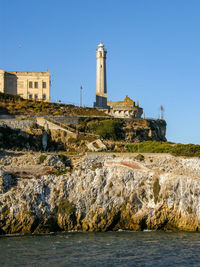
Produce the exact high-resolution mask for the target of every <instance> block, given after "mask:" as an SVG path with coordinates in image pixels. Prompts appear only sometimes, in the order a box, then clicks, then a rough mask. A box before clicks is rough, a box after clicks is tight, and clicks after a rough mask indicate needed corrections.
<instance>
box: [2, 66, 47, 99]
mask: <svg viewBox="0 0 200 267" xmlns="http://www.w3.org/2000/svg"><path fill="white" fill-rule="evenodd" d="M0 92H2V93H6V94H12V95H19V96H21V97H22V98H24V99H35V100H43V101H50V72H49V70H47V71H46V72H22V71H4V70H0Z"/></svg>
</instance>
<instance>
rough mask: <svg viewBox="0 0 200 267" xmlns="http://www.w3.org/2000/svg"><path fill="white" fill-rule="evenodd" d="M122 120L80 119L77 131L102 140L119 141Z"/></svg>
mask: <svg viewBox="0 0 200 267" xmlns="http://www.w3.org/2000/svg"><path fill="white" fill-rule="evenodd" d="M122 126H123V120H121V119H106V118H95V119H94V118H82V119H81V120H80V127H79V130H80V131H82V132H89V133H93V134H96V135H99V137H100V138H102V139H107V140H114V141H117V140H121V139H122V134H123V130H122Z"/></svg>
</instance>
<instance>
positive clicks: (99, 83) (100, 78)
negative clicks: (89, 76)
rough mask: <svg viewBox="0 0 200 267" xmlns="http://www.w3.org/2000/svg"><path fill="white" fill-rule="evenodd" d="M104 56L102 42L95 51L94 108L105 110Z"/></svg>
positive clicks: (104, 51)
mask: <svg viewBox="0 0 200 267" xmlns="http://www.w3.org/2000/svg"><path fill="white" fill-rule="evenodd" d="M106 54H107V51H106V50H105V49H104V45H103V44H102V42H100V44H99V45H98V49H97V50H96V102H94V107H96V108H100V109H106V108H108V106H107V82H106Z"/></svg>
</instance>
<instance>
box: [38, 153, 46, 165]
mask: <svg viewBox="0 0 200 267" xmlns="http://www.w3.org/2000/svg"><path fill="white" fill-rule="evenodd" d="M46 158H47V156H46V155H40V157H39V163H40V164H41V163H43V162H44V161H45V159H46Z"/></svg>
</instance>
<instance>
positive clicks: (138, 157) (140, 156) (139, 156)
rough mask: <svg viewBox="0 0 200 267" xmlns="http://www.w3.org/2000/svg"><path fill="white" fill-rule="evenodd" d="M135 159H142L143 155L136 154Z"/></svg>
mask: <svg viewBox="0 0 200 267" xmlns="http://www.w3.org/2000/svg"><path fill="white" fill-rule="evenodd" d="M135 159H137V160H139V161H144V156H143V155H142V154H138V155H137V156H136V157H135Z"/></svg>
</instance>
